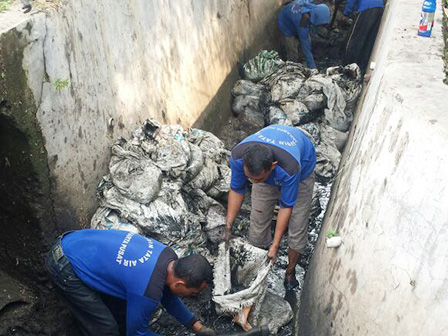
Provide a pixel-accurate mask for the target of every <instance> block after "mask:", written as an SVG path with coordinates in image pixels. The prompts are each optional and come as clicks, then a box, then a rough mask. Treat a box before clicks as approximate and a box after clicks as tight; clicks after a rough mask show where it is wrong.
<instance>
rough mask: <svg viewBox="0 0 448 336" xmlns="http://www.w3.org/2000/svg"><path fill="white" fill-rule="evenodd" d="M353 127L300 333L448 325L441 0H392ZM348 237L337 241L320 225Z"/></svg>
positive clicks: (441, 330) (433, 331)
mask: <svg viewBox="0 0 448 336" xmlns="http://www.w3.org/2000/svg"><path fill="white" fill-rule="evenodd" d="M389 6H390V8H389V9H388V10H387V12H386V14H385V16H384V17H383V21H382V28H381V32H380V35H379V36H378V39H377V41H376V46H375V50H374V53H373V54H372V57H371V60H372V61H374V62H376V67H375V70H374V71H373V72H372V74H371V78H370V81H369V83H368V85H367V86H366V88H365V92H364V96H363V98H362V100H361V102H360V105H359V107H358V111H357V115H356V120H355V121H354V123H353V125H352V131H351V138H350V140H349V143H348V145H347V147H346V151H345V154H344V157H343V160H342V162H341V166H340V168H339V172H338V177H337V180H336V182H335V184H334V185H333V191H332V199H331V201H330V204H329V206H328V209H327V213H326V218H325V221H324V225H323V229H322V231H323V232H322V234H321V235H320V238H319V241H318V244H317V246H316V249H315V252H314V255H313V258H312V262H311V266H310V268H309V270H308V273H307V276H306V280H305V286H304V289H303V292H302V297H301V299H302V300H301V305H302V307H303V309H301V311H300V316H299V325H300V333H299V334H300V335H338V336H339V335H344V336H348V335H356V336H359V335H408V336H414V335H415V336H417V335H445V334H446V333H447V330H448V320H447V318H446V312H447V311H448V276H447V275H448V244H447V241H448V208H447V206H446V204H448V188H447V185H448V180H447V171H448V159H447V148H448V113H447V111H448V109H447V106H448V87H447V86H446V85H444V84H443V79H444V71H443V60H442V51H443V40H442V32H441V24H442V23H441V18H442V15H441V6H440V4H438V8H437V11H436V20H435V27H434V30H433V35H432V37H431V38H425V37H420V36H418V35H417V28H418V22H419V19H420V13H421V6H422V2H421V1H420V0H394V1H389ZM330 229H333V230H336V231H338V232H339V233H340V235H341V236H342V241H343V243H342V245H341V246H340V247H339V248H338V249H331V248H327V247H326V246H325V233H326V232H327V231H328V230H330Z"/></svg>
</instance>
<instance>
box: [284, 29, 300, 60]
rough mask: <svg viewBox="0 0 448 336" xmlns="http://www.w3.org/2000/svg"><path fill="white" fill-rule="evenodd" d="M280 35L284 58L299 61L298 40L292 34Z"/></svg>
mask: <svg viewBox="0 0 448 336" xmlns="http://www.w3.org/2000/svg"><path fill="white" fill-rule="evenodd" d="M282 36H283V38H282V41H283V46H284V48H285V51H286V60H287V61H292V62H295V63H298V62H300V60H301V57H300V54H299V40H298V39H297V38H295V37H294V36H284V35H282Z"/></svg>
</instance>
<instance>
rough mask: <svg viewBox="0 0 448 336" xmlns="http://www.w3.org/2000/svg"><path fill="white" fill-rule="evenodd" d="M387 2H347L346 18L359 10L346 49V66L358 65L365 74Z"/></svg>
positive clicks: (372, 0) (358, 0)
mask: <svg viewBox="0 0 448 336" xmlns="http://www.w3.org/2000/svg"><path fill="white" fill-rule="evenodd" d="M384 3H385V0H347V2H346V5H345V9H344V12H343V14H344V18H345V19H347V18H348V16H349V15H350V14H351V13H353V11H354V10H355V8H356V9H357V10H358V15H357V16H356V20H355V23H354V24H353V29H352V32H351V33H350V37H349V39H348V42H347V46H346V48H345V58H344V62H345V64H350V63H356V64H358V66H359V68H360V69H361V73H362V74H364V73H365V72H366V70H367V66H368V62H369V58H370V54H371V53H372V50H373V46H374V45H375V40H376V35H377V34H378V30H379V27H380V24H381V18H382V16H383V11H384Z"/></svg>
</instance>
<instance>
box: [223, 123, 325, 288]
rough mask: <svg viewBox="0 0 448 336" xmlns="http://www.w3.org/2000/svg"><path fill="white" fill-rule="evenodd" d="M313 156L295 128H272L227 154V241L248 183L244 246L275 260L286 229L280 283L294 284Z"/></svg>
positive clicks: (304, 238)
mask: <svg viewBox="0 0 448 336" xmlns="http://www.w3.org/2000/svg"><path fill="white" fill-rule="evenodd" d="M315 166H316V152H315V149H314V146H313V144H312V142H311V141H310V140H309V139H308V137H307V136H306V135H305V134H304V133H303V132H302V131H301V130H299V129H298V128H295V127H290V126H284V125H271V126H268V127H265V128H263V129H261V130H260V131H258V132H257V133H255V134H253V135H251V136H249V137H247V138H246V139H244V140H243V141H242V142H240V143H239V144H238V145H236V146H235V148H234V149H233V150H232V153H231V158H230V168H231V171H232V175H231V184H230V188H231V189H230V191H229V196H228V206H227V217H226V230H225V232H224V239H225V240H228V239H229V237H230V231H231V228H232V225H233V222H234V220H235V218H236V216H237V214H238V212H239V210H240V208H241V204H242V203H243V199H244V193H245V192H246V190H247V182H248V181H250V182H252V195H251V201H252V210H251V214H250V226H249V232H248V238H249V242H250V243H251V244H252V245H254V246H257V247H260V248H265V249H268V250H269V251H268V257H269V258H271V259H272V260H275V258H276V256H277V251H278V248H279V245H280V241H281V239H282V237H283V234H284V233H285V231H286V229H288V247H289V248H288V266H287V269H286V275H285V281H284V285H285V287H286V289H288V290H290V289H292V288H294V287H297V286H298V285H299V283H298V281H297V279H296V277H295V266H296V264H297V262H298V261H299V258H300V255H301V254H302V253H303V252H304V250H305V248H306V245H307V242H308V239H307V238H308V220H309V215H310V209H311V201H312V196H313V188H314V179H315V178H314V168H315ZM279 200H280V210H279V212H278V215H277V223H276V228H275V232H274V237H272V235H271V223H272V217H273V211H274V207H275V205H276V204H277V203H278V201H279Z"/></svg>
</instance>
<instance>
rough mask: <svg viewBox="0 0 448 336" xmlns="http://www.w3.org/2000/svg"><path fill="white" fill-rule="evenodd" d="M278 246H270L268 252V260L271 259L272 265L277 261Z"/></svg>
mask: <svg viewBox="0 0 448 336" xmlns="http://www.w3.org/2000/svg"><path fill="white" fill-rule="evenodd" d="M277 252H278V246H276V245H271V247H270V248H269V251H268V258H269V259H271V262H272V263H273V264H274V263H275V260H276V259H277Z"/></svg>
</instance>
